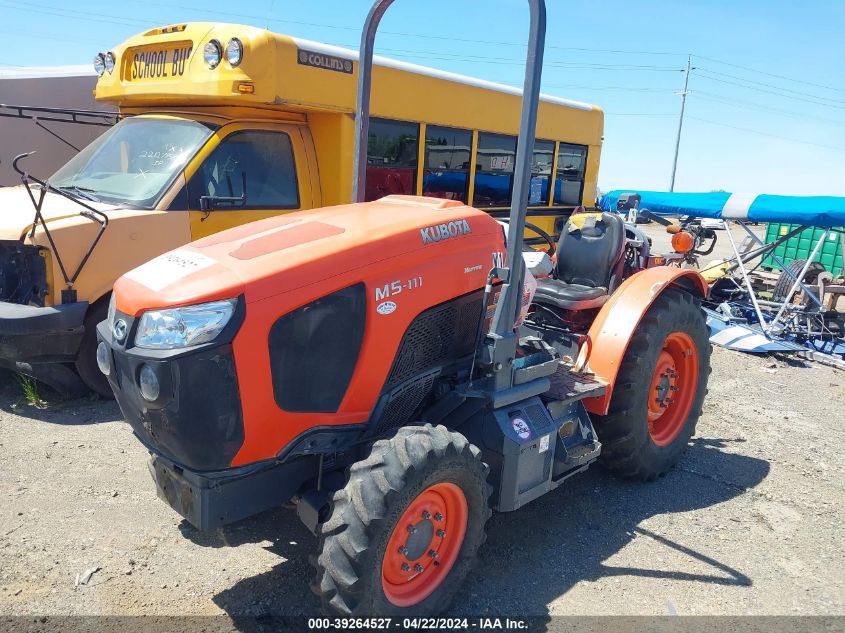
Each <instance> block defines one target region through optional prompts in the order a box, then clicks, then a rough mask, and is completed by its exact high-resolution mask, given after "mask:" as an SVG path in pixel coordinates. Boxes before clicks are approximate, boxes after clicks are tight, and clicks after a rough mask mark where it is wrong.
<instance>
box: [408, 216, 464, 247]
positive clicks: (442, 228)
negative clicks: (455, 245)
mask: <svg viewBox="0 0 845 633" xmlns="http://www.w3.org/2000/svg"><path fill="white" fill-rule="evenodd" d="M470 233H472V229H470V228H469V222H467V221H466V220H455V221H454V222H447V223H446V224H435V225H434V226H427V227H425V228H424V229H420V235H422V243H423V244H434V243H435V242H440V241H442V240H448V239H451V238H453V237H458V236H460V235H469V234H470Z"/></svg>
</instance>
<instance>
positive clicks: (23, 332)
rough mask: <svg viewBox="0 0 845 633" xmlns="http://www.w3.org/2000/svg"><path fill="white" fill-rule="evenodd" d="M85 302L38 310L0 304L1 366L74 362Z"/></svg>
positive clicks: (10, 304)
mask: <svg viewBox="0 0 845 633" xmlns="http://www.w3.org/2000/svg"><path fill="white" fill-rule="evenodd" d="M87 311H88V302H87V301H80V302H76V303H65V304H62V305H58V306H51V307H45V308H39V307H35V306H26V305H18V304H14V303H6V302H0V366H4V367H7V368H9V369H16V370H24V371H25V368H24V369H22V367H23V366H25V365H35V364H43V363H67V362H72V361H74V360H75V359H76V355H77V353H78V352H79V346H80V344H81V343H82V335H83V333H84V331H85V327H84V325H83V324H84V322H85V314H86V313H87Z"/></svg>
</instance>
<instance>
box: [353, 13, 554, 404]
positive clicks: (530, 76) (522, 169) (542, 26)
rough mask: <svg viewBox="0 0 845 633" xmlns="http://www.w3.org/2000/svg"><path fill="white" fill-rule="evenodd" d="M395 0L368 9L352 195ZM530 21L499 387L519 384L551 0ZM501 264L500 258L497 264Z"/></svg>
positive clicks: (361, 170) (496, 345)
mask: <svg viewBox="0 0 845 633" xmlns="http://www.w3.org/2000/svg"><path fill="white" fill-rule="evenodd" d="M393 2H394V0H376V1H375V2H374V3H373V6H372V7H371V8H370V12H369V13H368V14H367V20H366V22H364V30H363V32H362V33H361V46H360V49H359V55H358V96H357V102H356V104H357V105H356V112H357V116H356V118H355V163H354V166H353V170H352V179H353V180H352V201H353V202H363V201H364V196H365V181H366V177H367V141H368V137H369V128H370V88H371V85H372V73H373V47H374V44H375V37H376V31H377V30H378V26H379V23H380V22H381V19H382V17H383V16H384V14H385V12H386V11H387V9H388V8H389V7H390V5H392V4H393ZM528 6H529V9H530V23H529V32H528V55H527V58H526V61H525V81H524V84H523V90H522V115H521V119H520V123H519V141H518V143H517V149H516V164H515V165H514V181H513V193H512V194H511V211H510V221H509V223H508V244H507V253H508V254H507V265H508V268H506V269H504V271H503V272H504V273H505V277H504V283H503V285H502V288H501V293H500V294H499V300H498V302H497V304H496V311H495V314H494V316H493V321H492V323H491V326H490V333H489V336H488V339H490V340H491V341H492V342H491V345H490V350H489V352H488V360H489V361H491V362H492V364H493V365H494V367H501V368H502V369H501V370H499V369H497V370H496V379H495V384H496V388H499V389H504V388H508V387H511V386H513V385H512V380H511V378H510V376H511V369H510V363H511V362H512V360H513V358H514V356H515V352H516V345H517V340H518V339H517V336H516V334H515V332H514V323H515V322H516V319H517V317H518V315H519V311H520V309H521V307H522V284H523V280H524V278H525V262H524V261H523V259H522V235H523V232H524V231H525V216H526V214H527V211H528V193H529V187H530V184H531V162H532V154H533V152H534V137H535V134H536V129H537V109H538V104H539V101H540V80H541V75H542V72H543V52H544V48H545V42H546V3H545V0H528ZM494 266H495V264H494Z"/></svg>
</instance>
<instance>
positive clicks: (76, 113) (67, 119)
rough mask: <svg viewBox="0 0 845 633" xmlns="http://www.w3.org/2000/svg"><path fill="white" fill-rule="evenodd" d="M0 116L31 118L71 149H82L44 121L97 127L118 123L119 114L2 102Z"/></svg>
mask: <svg viewBox="0 0 845 633" xmlns="http://www.w3.org/2000/svg"><path fill="white" fill-rule="evenodd" d="M0 117H3V118H11V119H29V120H31V121H34V122H35V125H36V126H38V127H40V128H41V129H42V130H44V131H45V132H47V133H48V134H50V135H51V136H53V137H54V138H56V139H58V140H60V141H61V142H62V143H64V144H65V145H67V146H68V147H70V148H71V149H74V150H76V151H77V152H78V151H80V148H79V147H77V146H76V145H74V144H73V143H71V142H70V141H68V140H67V139H66V138H64V137H63V136H61V135H60V134H59V133H58V132H56V131H54V130H51V129H50V128H48V127H47V126H46V125H44V121H49V122H53V123H76V124H77V125H94V126H97V127H111V126H113V125H114V124H115V123H117V121H118V119H119V115H118V113H117V112H100V111H97V110H74V109H69V108H47V107H41V106H26V105H10V104H5V103H0Z"/></svg>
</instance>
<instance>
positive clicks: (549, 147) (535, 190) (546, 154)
mask: <svg viewBox="0 0 845 633" xmlns="http://www.w3.org/2000/svg"><path fill="white" fill-rule="evenodd" d="M554 157H555V144H554V141H540V140H537V141H534V156H533V158H532V160H531V186H530V189H529V193H528V196H529V197H528V204H529V205H530V206H537V205H544V206H545V205H547V204H548V203H549V182H550V181H551V176H552V163H553V161H554Z"/></svg>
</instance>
